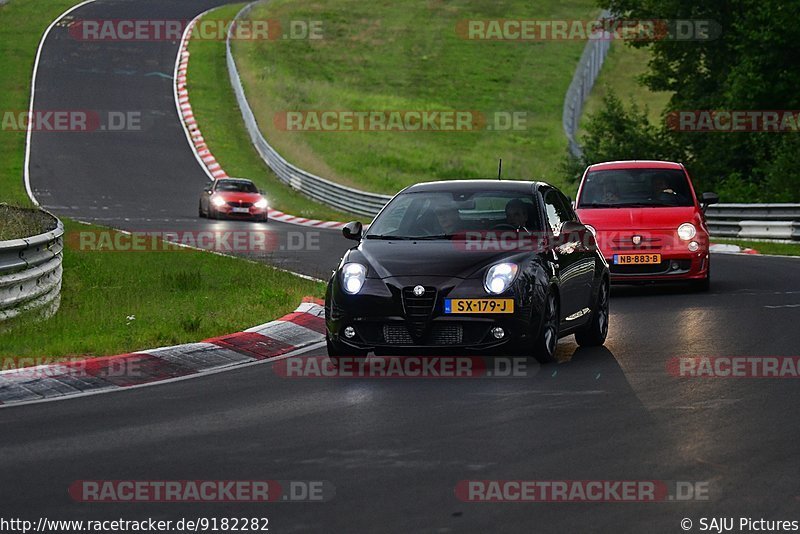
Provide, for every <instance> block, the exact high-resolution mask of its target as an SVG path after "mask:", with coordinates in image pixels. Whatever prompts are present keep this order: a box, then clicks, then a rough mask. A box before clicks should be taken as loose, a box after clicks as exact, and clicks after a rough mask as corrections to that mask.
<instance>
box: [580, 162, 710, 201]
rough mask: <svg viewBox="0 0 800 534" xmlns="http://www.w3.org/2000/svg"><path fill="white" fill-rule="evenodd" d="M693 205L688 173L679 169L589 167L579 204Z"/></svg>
mask: <svg viewBox="0 0 800 534" xmlns="http://www.w3.org/2000/svg"><path fill="white" fill-rule="evenodd" d="M676 206H694V199H693V198H692V193H691V189H690V188H689V182H688V180H687V178H686V174H685V173H684V172H683V171H682V170H679V169H614V170H603V171H590V172H589V173H588V174H587V175H586V179H585V180H584V183H583V191H582V192H581V198H580V200H579V203H578V208H633V207H676Z"/></svg>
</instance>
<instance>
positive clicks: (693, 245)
mask: <svg viewBox="0 0 800 534" xmlns="http://www.w3.org/2000/svg"><path fill="white" fill-rule="evenodd" d="M698 248H700V245H699V244H698V243H697V241H692V242H691V243H689V250H690V251H692V252H697V249H698Z"/></svg>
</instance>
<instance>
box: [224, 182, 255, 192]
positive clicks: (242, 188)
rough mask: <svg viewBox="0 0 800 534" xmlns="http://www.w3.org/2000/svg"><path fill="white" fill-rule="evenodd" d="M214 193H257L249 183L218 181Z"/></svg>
mask: <svg viewBox="0 0 800 534" xmlns="http://www.w3.org/2000/svg"><path fill="white" fill-rule="evenodd" d="M215 190H216V191H231V192H234V193H258V188H257V187H256V186H255V185H254V184H252V183H251V182H231V181H227V180H220V181H219V182H217V187H216V189H215Z"/></svg>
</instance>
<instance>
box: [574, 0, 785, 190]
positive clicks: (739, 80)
mask: <svg viewBox="0 0 800 534" xmlns="http://www.w3.org/2000/svg"><path fill="white" fill-rule="evenodd" d="M600 3H601V5H602V6H603V7H605V8H607V9H609V10H611V12H613V13H616V14H617V17H620V18H623V19H639V20H644V19H660V20H669V21H676V20H691V21H711V25H712V27H717V28H718V29H719V35H717V36H715V38H713V39H707V40H704V39H694V40H683V41H682V40H674V39H657V40H651V41H644V40H642V41H630V42H629V44H630V45H631V46H635V47H648V48H649V49H650V51H651V59H650V61H649V63H648V72H647V73H646V74H645V76H644V77H643V79H642V82H643V83H644V84H645V85H646V86H647V87H648V88H649V89H651V90H654V91H671V92H672V93H673V96H672V98H671V100H670V102H669V105H668V109H667V112H669V111H678V110H716V109H720V110H797V109H800V91H798V87H800V69H798V68H797V63H796V61H797V58H798V57H800V25H798V24H796V21H797V20H800V2H798V1H796V0H794V1H786V0H600ZM658 128H659V130H660V131H661V135H660V136H659V138H660V139H662V140H663V139H668V140H669V145H670V146H672V147H676V148H677V150H675V151H673V154H678V155H682V156H683V157H684V158H685V159H684V161H685V162H686V164H687V165H688V166H689V167H690V168H691V169H692V171H693V176H694V177H695V179H696V180H697V181H698V182H700V183H701V184H702V187H704V188H707V189H708V188H712V187H717V186H719V187H722V188H723V189H724V190H725V192H726V193H727V198H725V197H723V200H729V201H732V200H744V201H753V200H770V201H798V200H800V180H798V163H800V159H799V158H800V150H798V149H800V141H798V139H797V136H800V132H792V133H746V132H738V133H719V132H708V133H701V132H677V131H670V130H669V128H668V127H667V125H666V121H662V124H661V125H659V127H658ZM591 135H592V134H591V132H590V136H591ZM604 135H605V134H604ZM589 142H594V141H589ZM626 157H627V158H631V157H636V158H639V157H641V156H640V154H639V153H636V152H631V153H628V154H627V155H626ZM751 195H756V196H755V198H753V197H752V196H751ZM731 197H736V198H731Z"/></svg>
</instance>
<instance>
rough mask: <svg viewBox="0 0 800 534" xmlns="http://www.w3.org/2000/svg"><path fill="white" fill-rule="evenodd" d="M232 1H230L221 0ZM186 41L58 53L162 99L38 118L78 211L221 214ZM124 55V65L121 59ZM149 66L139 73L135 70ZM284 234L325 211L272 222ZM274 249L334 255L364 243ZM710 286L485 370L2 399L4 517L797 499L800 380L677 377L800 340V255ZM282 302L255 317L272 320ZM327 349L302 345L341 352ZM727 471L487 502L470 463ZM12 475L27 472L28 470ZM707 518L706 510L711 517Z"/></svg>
mask: <svg viewBox="0 0 800 534" xmlns="http://www.w3.org/2000/svg"><path fill="white" fill-rule="evenodd" d="M216 3H219V2H216ZM212 5H215V2H210V1H198V2H194V1H193V2H189V1H172V2H165V1H163V0H161V1H154V0H151V1H137V2H133V1H100V2H96V3H94V4H89V5H87V6H85V7H83V8H81V9H80V10H78V11H77V12H75V13H73V16H76V17H79V18H107V19H120V18H191V17H192V16H194V15H195V14H196V13H198V12H200V11H203V10H205V9H207V8H209V7H211V6H212ZM176 50H177V43H170V42H167V43H152V42H148V43H100V44H97V43H94V44H87V43H77V42H75V41H74V40H71V39H69V37H68V36H67V35H66V34H65V30H64V29H63V28H58V27H57V28H55V29H54V31H53V32H51V34H50V37H49V39H48V40H47V43H46V46H45V47H44V50H43V53H42V61H41V64H40V67H39V79H38V84H37V93H36V107H37V109H74V108H77V109H81V108H83V109H89V108H91V109H98V108H100V109H114V110H119V109H131V110H138V109H143V110H146V115H147V116H149V117H151V119H152V122H151V123H150V124H149V127H148V128H146V129H145V130H144V131H142V132H139V133H137V132H119V133H111V132H97V133H92V134H78V133H76V134H70V135H56V134H47V133H35V134H34V135H33V143H32V147H31V148H32V150H31V178H32V185H33V187H34V190H35V191H36V195H37V197H38V198H39V200H40V201H41V202H42V204H43V205H44V206H45V207H47V208H49V209H52V210H53V211H55V212H56V213H57V214H59V215H65V216H69V217H74V218H77V219H80V220H86V221H93V222H98V223H100V224H105V225H109V226H114V227H117V228H123V229H129V230H130V229H133V230H147V229H175V228H176V227H179V228H181V229H200V228H205V227H207V226H212V227H213V226H216V225H231V226H235V225H247V224H248V223H239V222H217V221H206V220H202V219H197V218H196V207H197V195H198V192H199V190H200V188H201V187H202V185H203V184H204V183H205V182H206V180H207V179H206V176H205V174H204V173H203V171H202V170H201V169H200V167H199V165H198V164H197V162H196V160H195V158H194V156H193V155H192V152H191V150H190V148H189V146H188V144H187V142H186V139H185V137H184V134H183V131H182V130H181V127H180V124H179V122H178V117H177V114H176V112H175V108H174V103H173V100H172V89H171V85H170V84H171V81H170V80H168V79H166V78H164V77H162V76H157V75H152V76H147V73H149V72H161V73H171V72H172V67H173V64H174V58H175V53H176ZM123 71H124V73H123ZM131 71H134V72H131ZM266 226H267V227H268V228H269V230H270V231H274V232H276V233H279V234H281V235H286V233H287V232H290V231H309V230H308V229H304V228H301V227H297V226H291V225H285V224H279V223H274V222H271V223H269V224H268V225H266ZM310 231H314V232H320V237H321V239H320V244H321V246H320V247H319V250H316V251H303V252H300V253H298V252H288V251H279V250H278V251H276V252H275V253H274V254H271V255H269V256H267V257H262V258H259V259H264V260H267V261H270V262H273V263H275V264H277V265H279V266H282V267H286V268H290V269H292V270H296V271H300V272H303V273H306V274H309V275H312V276H317V277H325V276H326V274H327V273H329V272H330V270H331V269H332V268H334V267H335V264H336V261H337V259H338V258H339V254H340V252H341V251H342V250H344V249H345V248H346V247H347V242H346V241H344V239H343V238H341V237H340V235H338V232H329V231H325V230H310ZM713 266H714V280H713V282H712V289H711V291H710V292H709V293H691V292H688V291H685V290H683V289H681V288H628V287H615V288H614V290H613V294H612V297H613V298H612V302H611V306H612V316H611V325H610V332H609V338H608V341H607V343H606V346H605V347H604V348H599V349H578V348H577V345H576V344H575V343H574V341H573V340H572V338H571V337H570V338H566V339H564V340H562V341H561V343H560V345H559V354H560V356H561V359H562V360H563V362H562V363H560V364H558V365H549V366H544V367H539V366H538V365H536V364H532V363H530V364H529V366H528V368H527V372H526V374H525V376H522V377H514V378H497V377H492V378H489V377H486V378H474V379H439V380H436V379H367V378H362V379H344V378H341V379H300V378H297V379H288V378H284V377H281V376H279V375H278V374H277V373H276V372H275V364H269V363H267V364H263V365H256V366H252V367H247V368H242V369H238V370H234V371H229V372H225V373H220V374H216V375H211V376H206V377H202V378H197V379H192V380H186V381H180V382H173V383H169V384H164V385H157V386H153V387H147V388H141V389H134V390H129V391H123V392H115V393H111V394H106V395H99V396H92V397H84V398H77V399H72V400H66V401H62V402H52V403H45V404H38V405H29V406H20V407H11V408H8V409H2V410H0V428H2V429H3V431H2V433H0V471H1V472H2V473H3V480H4V481H5V483H4V484H2V485H0V502H2V503H3V506H2V507H3V511H4V513H3V516H4V517H8V516H12V515H13V516H17V517H22V518H26V519H31V520H36V518H38V517H41V516H46V517H48V518H50V519H70V518H75V519H117V518H124V519H145V518H148V517H152V518H158V519H165V520H173V521H175V520H177V519H180V518H181V517H188V518H198V517H233V516H239V517H268V518H269V520H270V522H269V527H270V531H271V532H280V533H283V532H398V533H399V532H404V533H405V532H481V533H483V532H569V531H574V532H601V531H602V532H682V529H681V526H680V521H681V520H682V519H683V518H689V519H691V520H692V521H694V522H695V525H697V523H698V521H699V519H700V518H701V517H722V516H725V517H735V518H738V517H751V518H753V519H760V518H764V519H771V520H780V519H785V520H796V519H797V514H798V511H799V510H800V486H798V481H797V474H798V472H800V462H798V459H797V450H798V445H797V444H798V443H799V442H800V425H798V423H797V421H798V418H797V410H796V407H797V406H798V404H799V402H800V393H799V392H798V391H799V390H798V387H797V380H796V379H795V380H792V379H770V378H742V379H737V378H728V379H722V378H716V379H708V378H677V377H674V376H672V375H670V373H668V371H667V364H668V362H669V361H670V359H671V358H674V357H678V356H796V355H798V348H797V347H798V346H800V329H798V328H797V325H798V319H800V307H798V304H800V277H798V267H800V260H796V259H790V258H770V257H759V256H726V255H715V256H714V257H713ZM260 319H261V318H254V320H253V324H256V323H258V322H259V321H260ZM323 353H324V349H317V350H314V351H311V352H309V353H307V354H306V355H305V356H314V355H322V354H323ZM87 479H90V480H99V479H102V480H128V479H131V480H208V479H222V480H253V479H259V480H260V479H272V480H324V481H328V483H329V484H331V485H332V486H334V487H335V497H333V498H332V499H331V500H329V501H327V502H322V503H284V502H277V503H267V504H254V503H206V504H191V503H183V504H174V503H101V504H86V503H77V502H75V501H74V500H72V499H71V498H70V496H69V495H68V493H67V490H68V487H69V486H70V485H71V484H72V483H73V482H74V481H76V480H87ZM475 479H478V480H487V479H526V480H527V479H531V480H661V481H698V482H703V483H707V485H708V488H709V498H708V500H705V501H690V502H657V503H645V502H638V503H637V502H630V503H467V502H463V501H461V500H459V499H457V498H456V496H455V492H454V490H455V487H456V484H457V483H458V482H459V481H461V480H475ZM12 481H13V482H12ZM694 530H697V526H695V529H694Z"/></svg>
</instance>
